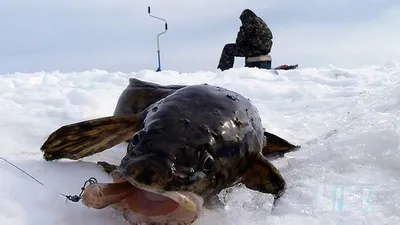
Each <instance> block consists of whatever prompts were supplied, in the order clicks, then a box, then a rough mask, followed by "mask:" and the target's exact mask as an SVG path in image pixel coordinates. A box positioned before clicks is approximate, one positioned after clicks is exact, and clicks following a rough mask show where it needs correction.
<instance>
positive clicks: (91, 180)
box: [0, 156, 97, 202]
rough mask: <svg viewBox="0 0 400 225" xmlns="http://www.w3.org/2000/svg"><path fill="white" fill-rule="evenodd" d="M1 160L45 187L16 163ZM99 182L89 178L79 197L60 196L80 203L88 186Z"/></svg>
mask: <svg viewBox="0 0 400 225" xmlns="http://www.w3.org/2000/svg"><path fill="white" fill-rule="evenodd" d="M0 159H1V160H3V161H4V162H6V163H8V164H9V165H11V166H13V167H14V168H16V169H18V170H19V171H21V172H23V173H24V174H25V175H27V176H28V177H30V178H31V179H32V180H34V181H35V182H36V183H38V184H40V185H42V186H43V187H44V184H43V183H42V182H40V181H39V180H38V179H36V178H35V177H34V176H32V175H30V174H29V173H28V172H26V171H25V170H23V169H21V168H20V167H18V166H17V165H15V164H14V163H12V162H10V161H8V160H7V159H5V158H3V157H1V156H0ZM96 183H97V180H96V178H94V177H91V178H89V179H88V180H86V181H85V183H84V184H83V186H82V187H81V193H79V195H65V194H62V193H60V195H62V196H64V197H65V198H66V200H70V201H71V202H79V201H80V200H81V199H82V194H83V192H84V191H85V189H86V186H87V185H88V184H96Z"/></svg>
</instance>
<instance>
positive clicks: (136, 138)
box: [127, 132, 141, 152]
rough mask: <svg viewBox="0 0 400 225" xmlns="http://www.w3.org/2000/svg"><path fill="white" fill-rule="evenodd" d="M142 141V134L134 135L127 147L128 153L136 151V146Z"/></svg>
mask: <svg viewBox="0 0 400 225" xmlns="http://www.w3.org/2000/svg"><path fill="white" fill-rule="evenodd" d="M140 139H141V136H140V132H137V133H135V134H134V135H133V137H132V138H131V140H130V141H129V144H128V147H127V150H128V152H131V151H133V149H135V147H136V145H138V144H139V142H140Z"/></svg>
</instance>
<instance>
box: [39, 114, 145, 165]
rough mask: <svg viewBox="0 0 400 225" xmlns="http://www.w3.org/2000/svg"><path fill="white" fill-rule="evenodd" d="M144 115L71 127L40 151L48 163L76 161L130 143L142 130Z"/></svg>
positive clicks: (45, 143)
mask: <svg viewBox="0 0 400 225" xmlns="http://www.w3.org/2000/svg"><path fill="white" fill-rule="evenodd" d="M142 121H143V119H142V114H141V113H139V114H134V115H128V116H110V117H103V118H98V119H93V120H87V121H83V122H79V123H74V124H69V125H65V126H62V127H60V128H59V129H57V130H56V131H54V132H53V133H52V134H51V135H50V136H49V137H48V138H47V140H46V141H45V142H44V143H43V145H42V146H41V148H40V150H41V151H42V152H43V158H44V159H45V160H47V161H52V160H57V159H63V158H66V159H73V160H77V159H80V158H83V157H87V156H90V155H93V154H96V153H99V152H102V151H104V150H106V149H108V148H111V147H113V146H115V145H117V144H119V143H122V142H124V141H126V140H128V139H130V138H131V137H132V136H133V135H134V134H135V133H136V132H137V131H138V130H139V129H140V128H141V126H142Z"/></svg>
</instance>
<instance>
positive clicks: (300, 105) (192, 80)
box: [0, 62, 400, 225]
mask: <svg viewBox="0 0 400 225" xmlns="http://www.w3.org/2000/svg"><path fill="white" fill-rule="evenodd" d="M398 65H399V64H398V63H397V62H388V63H387V64H386V65H385V66H370V67H365V68H359V69H351V70H348V69H343V68H336V67H334V66H331V67H329V68H305V69H299V70H293V71H280V74H279V75H274V74H272V73H269V72H268V71H260V70H257V69H251V68H239V69H233V70H230V71H225V72H217V73H215V72H208V71H199V72H197V73H190V74H185V73H182V74H181V73H178V72H176V71H163V72H161V73H157V72H154V71H147V70H144V71H139V72H135V73H129V74H124V73H108V72H106V71H101V70H92V71H85V72H74V73H59V72H47V73H45V72H41V73H35V74H11V75H2V76H0V90H1V92H0V105H1V107H0V117H1V118H2V119H1V120H0V133H1V135H0V143H1V145H2V146H1V147H2V148H1V150H0V156H1V157H4V158H6V159H8V160H10V161H12V162H13V163H15V164H16V165H18V166H20V167H21V168H22V169H25V170H27V171H28V172H29V173H30V174H32V175H33V176H35V177H36V178H37V179H38V180H40V181H41V182H43V184H44V186H42V185H40V184H38V183H36V182H35V181H33V180H32V179H30V178H29V177H27V176H26V175H25V174H23V173H22V172H21V171H19V170H17V169H15V168H14V167H12V166H10V165H9V164H7V163H5V162H4V161H1V160H0V178H1V179H0V199H1V204H0V224H2V225H8V224H15V225H26V224H32V225H36V224H41V225H47V224H48V225H50V224H51V225H54V224H59V225H63V224H74V225H80V224H85V225H91V224H93V225H94V224H96V225H99V224H108V225H112V224H126V222H124V219H123V218H122V217H121V215H120V214H119V213H118V212H117V211H114V210H113V209H103V210H95V209H88V208H86V207H84V206H83V205H82V204H80V203H72V202H66V201H65V198H64V197H63V196H61V195H60V194H59V193H60V192H61V193H65V194H78V193H79V192H80V187H81V186H82V184H83V183H84V182H85V180H87V179H88V178H89V177H96V178H97V179H98V180H99V181H108V180H110V179H109V177H107V176H106V175H105V174H104V173H102V172H101V171H100V170H99V168H98V167H97V166H96V165H95V164H94V163H93V162H96V161H98V160H107V161H109V162H114V163H118V162H119V160H120V159H121V157H122V156H123V154H124V145H122V144H121V145H118V146H116V147H114V148H112V149H111V150H109V151H105V152H103V153H101V154H98V155H94V156H91V157H88V158H85V159H84V160H82V161H77V162H72V161H68V160H64V161H58V162H45V161H44V160H43V159H42V158H41V152H40V150H39V148H40V146H41V144H42V143H43V141H44V140H45V139H46V138H47V136H48V135H49V134H50V133H51V132H52V131H54V130H55V129H57V128H59V127H60V126H62V125H65V124H68V123H74V122H77V121H82V120H86V119H91V118H96V117H101V116H109V115H111V114H112V113H113V110H114V108H115V105H116V103H117V99H118V97H119V95H120V93H121V92H122V90H123V89H124V88H125V87H126V85H127V84H128V78H130V77H136V78H139V79H143V80H146V81H150V82H156V83H160V84H199V83H208V84H216V85H220V86H223V87H225V88H228V89H232V90H234V91H238V92H239V93H241V94H243V95H244V96H246V97H247V98H249V99H250V100H251V101H252V102H253V103H254V104H255V105H256V107H257V108H258V110H259V112H260V115H261V117H262V119H263V123H264V126H265V128H266V129H267V130H268V131H270V132H272V133H275V134H277V135H279V136H281V137H284V138H286V139H288V140H290V141H291V142H293V143H295V144H301V145H302V148H301V150H300V151H298V152H295V153H291V154H287V155H286V157H285V158H282V159H278V160H275V161H273V163H274V164H275V165H276V166H277V167H278V168H279V169H280V171H281V172H282V174H283V176H284V177H285V179H286V180H287V183H288V189H287V192H286V193H285V195H284V196H283V197H282V198H281V200H280V201H279V202H278V205H277V207H276V208H274V210H272V211H271V206H272V197H271V196H269V195H263V194H260V193H257V192H254V191H250V190H248V189H246V188H242V187H240V188H234V189H233V190H231V191H230V192H227V193H226V194H224V193H222V194H221V198H222V199H224V201H226V204H227V207H226V209H225V210H224V211H206V212H205V215H204V216H203V217H201V218H200V219H199V221H197V224H238V225H241V224H246V225H252V224H263V225H265V224H296V225H300V224H307V225H313V224H315V225H317V224H318V225H319V224H323V225H327V224H353V225H357V224H400V194H399V192H400V175H399V174H400V173H399V171H400V163H399V162H400V150H399V141H400V139H399V132H400V129H399V127H398V126H399V125H400V123H399V119H400V104H399V100H398V99H399V97H400V85H399V84H400V83H399V82H400V67H399V66H398Z"/></svg>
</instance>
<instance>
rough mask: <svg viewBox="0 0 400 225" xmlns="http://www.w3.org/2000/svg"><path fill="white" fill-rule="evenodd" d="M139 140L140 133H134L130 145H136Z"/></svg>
mask: <svg viewBox="0 0 400 225" xmlns="http://www.w3.org/2000/svg"><path fill="white" fill-rule="evenodd" d="M139 141H140V133H136V134H134V135H133V137H132V139H131V141H130V143H131V145H133V146H136V145H137V144H138V143H139Z"/></svg>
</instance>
